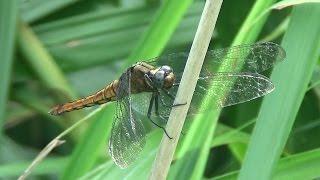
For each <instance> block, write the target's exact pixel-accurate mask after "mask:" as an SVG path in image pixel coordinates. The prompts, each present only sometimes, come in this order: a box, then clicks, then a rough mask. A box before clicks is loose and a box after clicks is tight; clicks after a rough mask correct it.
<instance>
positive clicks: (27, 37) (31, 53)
mask: <svg viewBox="0 0 320 180" xmlns="http://www.w3.org/2000/svg"><path fill="white" fill-rule="evenodd" d="M18 31H19V32H18V45H19V48H20V50H21V52H22V53H23V54H24V56H25V57H26V60H27V62H28V63H29V64H30V66H31V68H32V69H33V71H34V72H35V74H36V75H37V77H38V78H39V80H40V81H41V82H42V84H44V85H45V87H46V88H47V89H46V90H49V89H53V90H59V91H61V92H62V93H64V94H65V95H66V96H67V97H68V98H71V99H77V95H76V93H75V92H74V91H73V90H72V88H71V87H70V85H69V84H68V82H67V80H66V79H65V77H64V75H63V73H62V71H61V70H60V68H59V67H58V65H57V64H56V63H55V62H54V60H53V59H52V57H51V56H50V54H48V52H47V50H46V49H45V48H44V47H43V46H42V44H41V42H40V41H39V40H38V39H37V36H36V34H34V33H33V31H32V30H31V29H30V27H28V25H27V24H24V23H20V25H19V29H18ZM82 116H83V115H82V114H81V112H79V113H74V114H70V115H69V117H70V121H67V122H68V123H70V124H73V123H74V122H76V121H78V120H79V119H81V117H82ZM82 128H84V126H83V127H82ZM82 131H83V130H82V129H80V128H79V129H77V130H76V131H74V132H72V133H74V134H75V135H74V136H73V137H76V136H77V135H80V134H81V132H82Z"/></svg>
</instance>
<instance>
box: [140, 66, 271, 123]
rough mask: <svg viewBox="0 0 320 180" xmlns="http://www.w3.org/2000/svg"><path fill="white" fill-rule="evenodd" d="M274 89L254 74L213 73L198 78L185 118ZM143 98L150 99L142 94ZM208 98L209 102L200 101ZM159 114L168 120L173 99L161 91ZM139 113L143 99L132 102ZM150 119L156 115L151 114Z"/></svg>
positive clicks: (173, 91) (144, 108)
mask: <svg viewBox="0 0 320 180" xmlns="http://www.w3.org/2000/svg"><path fill="white" fill-rule="evenodd" d="M178 86H179V83H177V84H176V85H175V86H173V87H172V88H171V89H170V90H169V93H170V94H171V95H172V96H175V95H176V93H177V90H178ZM273 89H274V85H273V84H272V82H271V81H270V80H269V79H268V78H267V77H265V76H263V75H260V74H257V73H246V72H243V73H216V74H215V75H213V76H206V77H201V78H199V79H198V82H197V86H196V89H195V92H194V94H193V97H192V101H191V104H190V108H189V111H188V115H194V114H198V113H204V112H206V111H209V110H214V109H219V108H223V107H226V106H231V105H235V104H239V103H243V102H246V101H250V100H252V99H255V98H258V97H261V96H264V95H266V94H268V93H270V92H271V91H272V90H273ZM144 96H145V97H148V96H150V95H149V94H147V93H145V94H144ZM205 98H206V99H208V98H210V99H212V101H210V102H206V101H203V100H204V99H205ZM159 99H160V100H159V114H160V115H161V116H163V117H168V116H169V114H170V111H171V107H172V105H173V102H174V99H172V98H171V97H169V96H168V95H167V94H166V93H165V92H161V93H160V97H159ZM134 103H135V104H136V105H137V106H136V107H139V108H137V109H138V111H139V112H140V113H146V112H147V110H148V106H149V104H148V102H147V100H142V98H136V100H135V102H134ZM152 116H156V114H155V111H153V112H152Z"/></svg>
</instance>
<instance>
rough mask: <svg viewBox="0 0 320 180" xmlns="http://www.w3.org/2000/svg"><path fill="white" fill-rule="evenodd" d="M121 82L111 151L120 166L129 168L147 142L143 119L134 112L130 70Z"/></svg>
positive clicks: (110, 145) (111, 138) (110, 142)
mask: <svg viewBox="0 0 320 180" xmlns="http://www.w3.org/2000/svg"><path fill="white" fill-rule="evenodd" d="M127 75H128V76H127V77H122V79H121V81H120V82H119V87H118V92H117V93H116V94H117V97H119V99H118V101H117V108H116V113H115V116H114V122H113V126H112V131H111V137H110V140H109V153H110V155H111V157H112V159H113V161H114V162H115V164H117V165H118V166H119V167H120V168H123V169H124V168H127V167H128V166H129V165H130V164H131V163H132V162H133V161H134V160H135V159H137V157H138V155H139V154H140V153H141V151H142V149H143V147H144V145H145V143H146V139H145V136H146V131H145V129H144V126H143V123H142V121H141V120H140V119H139V118H138V116H136V114H135V113H134V112H133V109H132V104H131V100H132V99H131V93H130V88H131V87H130V81H129V79H131V77H130V72H129V71H128V72H127Z"/></svg>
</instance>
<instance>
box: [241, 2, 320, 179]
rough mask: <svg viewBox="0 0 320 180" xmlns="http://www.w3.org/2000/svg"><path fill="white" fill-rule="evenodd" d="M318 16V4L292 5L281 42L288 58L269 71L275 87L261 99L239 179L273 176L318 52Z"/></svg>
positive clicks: (319, 7)
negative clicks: (293, 6) (288, 21)
mask: <svg viewBox="0 0 320 180" xmlns="http://www.w3.org/2000/svg"><path fill="white" fill-rule="evenodd" d="M319 16H320V6H319V5H302V6H297V7H295V8H294V11H293V13H292V16H291V22H290V24H289V27H288V30H287V32H286V34H285V37H284V40H283V43H282V45H283V47H284V48H285V50H286V52H287V58H286V60H285V61H284V62H282V63H281V64H279V65H278V66H276V67H275V68H274V71H273V73H272V75H271V80H272V81H273V82H274V84H275V86H276V90H275V91H274V92H273V93H271V94H270V95H268V96H267V97H266V98H265V99H264V101H263V103H262V106H261V111H260V113H259V116H258V119H257V124H256V127H255V129H254V132H253V135H252V140H251V142H250V144H249V148H248V151H247V156H246V158H245V161H244V164H243V167H242V169H241V172H240V176H239V179H256V178H258V179H270V178H271V177H272V172H273V170H274V169H275V167H276V165H277V162H278V159H279V157H280V155H281V153H282V151H283V148H284V146H285V143H286V141H287V138H288V136H289V133H290V131H291V128H292V125H293V123H294V120H295V118H296V115H297V113H298V110H299V107H300V105H301V102H302V100H303V97H304V94H305V90H306V88H307V86H308V83H309V81H310V78H311V75H312V71H313V69H314V66H315V64H316V62H317V58H318V56H319V53H320V51H319V50H320V39H319V37H320V26H319V25H318V22H319V19H318V18H319ZM305 17H308V21H305ZM301 34H304V36H301ZM253 169H254V171H253Z"/></svg>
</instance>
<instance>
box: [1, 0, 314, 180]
mask: <svg viewBox="0 0 320 180" xmlns="http://www.w3.org/2000/svg"><path fill="white" fill-rule="evenodd" d="M296 2H302V3H303V2H304V1H297V0H296V1H285V2H283V3H284V4H285V5H290V4H292V3H296ZM204 3H205V1H191V0H185V1H169V0H167V1H158V0H145V1H143V0H117V1H116V0H110V1H107V0H91V1H86V0H78V1H76V0H54V1H43V0H28V1H25V0H20V1H18V0H17V1H0V42H1V43H0V63H1V64H0V128H1V134H0V179H16V178H17V177H18V176H20V175H21V174H22V172H23V171H24V170H25V169H26V168H27V166H29V165H30V163H31V162H32V160H33V159H34V158H35V157H36V156H37V154H38V153H39V152H40V151H41V150H42V149H43V148H44V147H45V146H46V145H47V144H48V143H49V142H50V141H51V140H52V139H53V138H55V137H56V136H57V135H58V134H60V133H61V132H63V131H65V130H66V129H67V128H69V127H70V126H71V125H73V124H74V123H76V122H79V120H81V119H82V120H83V118H84V119H86V121H85V122H84V123H81V124H80V125H78V126H77V127H76V128H74V129H73V130H72V131H71V132H70V133H69V134H68V135H67V136H65V137H63V138H62V139H64V140H66V142H65V143H64V144H62V145H61V146H59V147H57V148H55V149H54V150H53V152H51V153H50V154H49V155H48V156H47V157H46V158H45V159H44V160H43V161H42V162H41V163H40V164H38V165H36V166H35V168H34V169H32V172H31V175H30V177H29V179H52V178H59V179H60V178H61V179H75V178H81V177H82V178H83V179H123V178H128V179H141V178H142V179H146V178H147V177H148V176H149V173H150V170H151V167H152V162H153V160H154V157H155V154H156V152H157V150H158V145H159V143H160V138H161V136H162V133H163V132H162V131H161V130H159V129H156V128H154V127H152V126H150V132H149V133H148V138H147V145H146V147H145V148H144V150H143V153H142V154H141V155H140V156H139V157H138V159H137V160H136V161H135V162H134V163H133V164H132V165H131V166H130V167H129V168H128V169H125V170H121V169H119V168H118V167H117V166H116V165H114V164H113V162H112V160H111V159H110V156H109V154H108V152H107V145H108V144H107V142H108V138H109V135H110V130H111V125H112V118H113V114H114V103H110V104H107V105H105V106H103V108H88V109H85V110H81V111H76V112H72V113H69V114H67V115H65V116H63V117H53V116H50V115H48V114H47V112H48V110H49V109H50V108H51V107H52V106H53V105H55V104H57V103H61V102H65V101H69V100H72V99H75V98H79V97H83V96H86V95H89V94H92V93H94V92H95V91H97V90H100V89H102V88H103V87H104V86H106V85H107V84H108V83H110V82H111V81H112V80H114V79H116V78H117V77H119V75H120V74H121V73H122V72H123V70H125V69H126V67H128V66H129V65H131V64H133V63H135V62H137V61H141V60H144V59H148V58H152V57H156V56H158V55H160V54H167V53H171V52H179V51H189V49H190V47H191V44H192V40H193V38H194V35H195V32H196V29H197V25H198V22H199V19H200V16H201V12H202V9H203V6H204ZM274 3H275V1H271V0H258V1H252V0H242V1H225V2H224V3H223V5H222V7H221V12H220V15H219V18H218V22H217V25H216V29H215V31H214V33H213V37H212V44H211V46H210V49H214V48H220V47H228V46H232V45H235V44H250V43H254V42H258V41H273V42H276V43H278V44H280V45H281V46H283V47H284V48H285V50H286V52H287V58H286V59H285V61H284V62H282V63H280V64H278V65H276V66H275V68H274V70H273V72H272V73H271V71H269V72H266V74H265V75H270V74H271V75H270V77H271V80H272V81H273V82H274V84H275V86H276V89H275V91H274V92H272V93H271V94H270V95H267V96H266V97H265V98H259V99H257V100H253V101H250V102H248V103H244V104H240V105H237V106H233V107H228V108H224V109H223V110H222V111H221V113H216V112H213V113H208V114H205V115H202V116H201V117H197V118H196V119H195V120H194V121H191V120H189V121H187V122H186V124H185V127H184V130H183V131H184V132H185V133H186V135H183V136H182V138H181V139H180V142H179V145H178V149H177V151H176V156H175V160H174V162H173V164H172V166H171V167H170V171H169V177H168V179H207V178H215V179H237V178H238V179H312V178H316V177H320V149H319V146H320V141H319V136H320V118H319V110H320V103H319V102H320V101H319V98H320V97H319V96H320V88H319V86H318V84H319V82H320V67H319V53H320V23H319V17H320V4H316V3H313V4H302V5H297V6H290V7H286V8H284V9H281V10H270V9H269V7H271V6H272V5H273V4H274ZM88 114H89V116H88ZM218 117H219V121H218V122H217V121H216V119H217V118H218Z"/></svg>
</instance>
